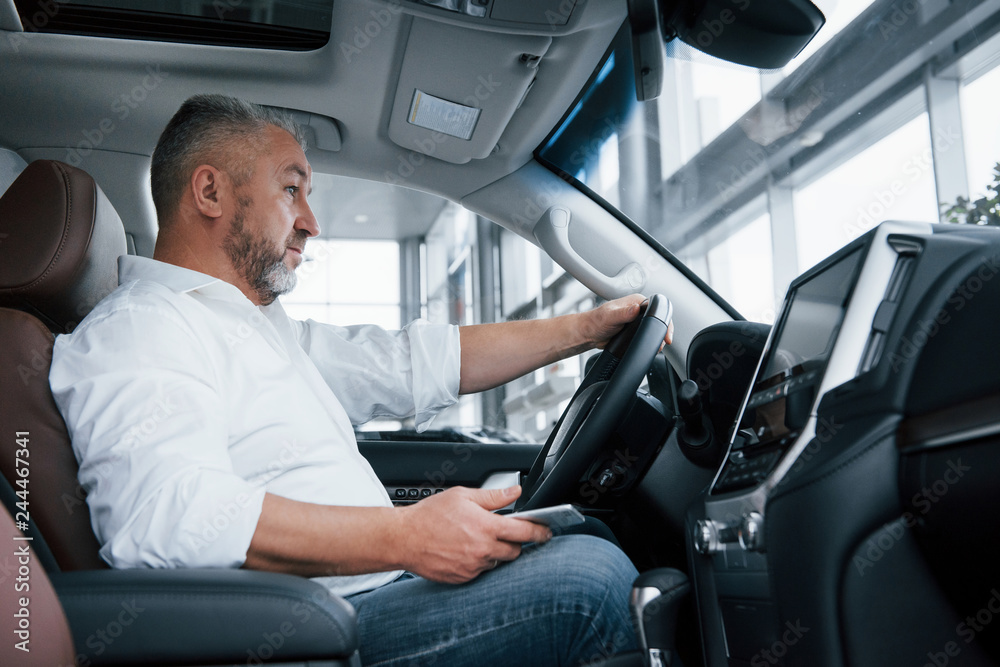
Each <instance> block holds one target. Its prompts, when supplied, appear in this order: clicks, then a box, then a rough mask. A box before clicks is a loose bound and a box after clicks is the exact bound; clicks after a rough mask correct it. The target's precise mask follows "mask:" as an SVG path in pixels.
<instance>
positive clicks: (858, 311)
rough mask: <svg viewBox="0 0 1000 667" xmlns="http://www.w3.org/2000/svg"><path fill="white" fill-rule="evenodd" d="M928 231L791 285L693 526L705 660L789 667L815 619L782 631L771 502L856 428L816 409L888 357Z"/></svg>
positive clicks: (888, 241)
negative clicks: (785, 666)
mask: <svg viewBox="0 0 1000 667" xmlns="http://www.w3.org/2000/svg"><path fill="white" fill-rule="evenodd" d="M932 227H934V226H933V225H928V224H916V223H897V222H888V223H883V224H882V225H881V226H879V227H877V228H876V229H874V230H872V231H871V232H869V233H868V234H866V235H865V236H863V237H861V238H859V239H857V240H856V241H854V242H852V243H850V244H849V245H848V246H846V247H845V248H843V249H841V250H840V251H839V252H837V253H835V254H834V255H832V256H831V257H829V258H828V259H826V260H824V261H823V262H821V263H820V264H818V265H817V266H815V267H813V268H811V269H809V270H808V271H806V272H805V273H804V274H803V275H801V276H800V277H798V278H797V279H796V280H794V281H793V282H792V283H791V285H790V287H789V289H788V292H787V295H786V297H785V300H784V303H783V305H782V308H781V311H780V313H779V316H778V318H777V320H776V322H775V325H774V327H773V328H772V330H771V334H770V337H769V338H768V340H767V342H766V344H765V347H764V351H763V354H762V355H761V358H760V361H759V362H758V366H757V370H756V373H755V375H754V378H753V381H752V383H751V384H750V387H749V390H748V391H747V392H746V395H745V397H744V399H743V403H742V406H741V408H740V410H739V413H738V417H737V426H736V427H735V428H733V429H732V434H731V437H730V441H729V445H728V452H727V454H726V457H725V459H724V461H723V463H722V465H721V466H720V468H719V470H718V472H717V474H716V476H715V478H714V480H713V482H712V484H711V486H710V487H709V490H708V491H707V492H706V493H705V494H703V496H702V497H701V499H699V500H698V501H696V503H695V506H694V508H693V509H692V510H691V511H690V512H689V516H688V520H687V529H688V530H689V560H690V565H691V572H692V579H693V583H694V587H695V594H696V596H697V599H698V605H699V610H700V616H701V618H700V621H701V629H702V635H703V645H704V648H705V654H706V655H705V661H706V664H708V665H711V666H715V665H726V666H727V667H735V666H738V665H758V664H792V663H786V661H785V655H786V654H787V653H789V652H790V650H791V647H792V646H793V645H794V644H796V643H798V642H800V641H803V640H802V637H801V634H802V633H803V629H802V628H808V627H810V626H809V623H813V622H815V620H816V619H811V620H810V621H809V623H804V624H802V625H800V626H796V625H795V623H794V622H792V623H785V620H787V619H785V617H784V614H782V613H781V612H780V610H779V605H778V601H777V600H776V599H775V585H774V583H775V582H774V581H772V576H773V575H772V574H771V572H772V570H773V565H774V564H773V563H770V564H769V561H768V559H769V557H770V554H769V553H768V545H767V540H766V536H767V535H768V534H769V531H768V530H767V528H768V520H769V516H768V510H769V501H770V500H771V499H772V498H773V497H774V496H775V495H776V494H779V493H780V492H782V490H783V489H784V488H786V486H787V485H788V484H789V481H790V479H791V478H792V477H794V476H795V475H796V474H797V473H799V472H800V471H802V470H804V469H805V468H807V467H815V466H816V465H817V464H822V462H823V461H824V460H826V461H829V460H831V459H832V458H835V457H836V455H837V450H838V448H840V447H841V445H840V443H842V442H845V438H846V437H847V433H848V432H849V431H850V429H847V428H845V427H844V423H843V422H842V420H839V419H838V418H836V417H834V418H832V419H831V418H830V417H829V416H824V414H823V413H822V411H821V410H820V409H819V406H820V405H821V404H822V402H823V400H824V398H828V395H830V394H831V392H834V390H835V389H837V388H838V387H841V386H843V385H845V383H850V382H851V381H853V380H855V379H856V378H858V377H859V376H861V375H863V374H865V373H866V372H868V371H869V370H871V369H872V368H874V367H875V366H876V365H877V364H878V363H879V362H880V361H881V360H882V358H883V355H884V354H886V342H887V335H888V332H889V330H890V327H891V326H892V324H893V322H894V320H895V317H896V314H897V313H898V312H899V306H900V301H901V299H902V297H903V295H904V293H905V290H906V286H907V283H908V281H909V280H910V279H911V277H912V275H913V270H914V262H915V257H916V256H917V255H918V251H919V249H920V246H919V244H917V243H915V242H914V239H915V238H919V237H925V236H929V235H931V234H932V233H933V231H932ZM834 393H835V392H834ZM806 585H808V582H806ZM797 633H798V634H797ZM814 634H815V632H814ZM809 639H812V637H810V638H809ZM795 664H802V663H795ZM834 664H836V661H834Z"/></svg>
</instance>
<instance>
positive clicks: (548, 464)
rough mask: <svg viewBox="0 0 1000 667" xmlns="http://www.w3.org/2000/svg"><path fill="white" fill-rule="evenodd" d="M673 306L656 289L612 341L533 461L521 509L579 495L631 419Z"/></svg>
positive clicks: (520, 502)
mask: <svg viewBox="0 0 1000 667" xmlns="http://www.w3.org/2000/svg"><path fill="white" fill-rule="evenodd" d="M672 311H673V306H672V305H671V303H670V300H669V299H667V298H666V297H665V296H663V295H662V294H654V295H653V296H651V297H649V298H648V299H647V300H646V301H644V302H643V304H642V306H641V309H640V311H639V316H638V317H636V319H635V320H633V321H632V322H630V323H629V324H628V325H626V327H625V328H624V329H622V330H621V331H620V332H619V333H618V334H616V335H615V337H614V338H612V339H611V340H610V341H609V342H608V344H607V345H606V346H605V348H604V351H603V352H602V353H601V355H600V356H599V357H598V359H597V363H595V364H594V366H593V367H592V368H591V369H590V372H589V373H587V375H586V377H584V378H583V382H581V383H580V387H579V388H578V389H577V390H576V393H575V394H573V398H572V399H570V402H569V405H568V406H567V407H566V411H565V412H563V414H562V416H560V417H559V421H558V422H556V426H555V428H553V429H552V433H550V434H549V438H548V440H547V441H546V442H545V446H544V447H543V448H542V451H541V452H539V454H538V457H537V458H536V459H535V462H534V463H533V464H532V465H531V470H530V471H529V472H528V477H527V479H525V481H524V485H523V488H524V492H523V493H522V494H521V497H520V498H519V499H518V503H517V505H516V508H517V509H519V510H522V509H524V510H526V509H535V508H539V507H547V506H549V505H555V504H557V503H559V502H565V499H566V498H568V497H570V496H572V495H573V492H574V490H575V487H576V486H577V485H578V483H579V482H580V478H581V477H582V476H583V474H584V472H585V471H586V469H587V467H588V466H590V465H591V464H592V463H593V461H594V460H595V459H596V458H597V456H598V454H600V452H601V449H602V448H603V446H604V444H605V443H606V442H607V440H608V438H609V437H610V436H611V434H612V433H614V431H615V429H616V428H617V427H618V425H619V424H620V423H621V421H622V420H623V419H624V418H625V415H626V414H627V412H628V407H629V405H630V403H631V402H632V399H634V398H635V392H636V390H637V389H638V388H639V385H640V384H642V378H643V377H645V375H646V372H647V371H649V367H650V366H651V365H652V363H653V359H654V358H655V357H656V354H657V353H658V352H659V351H660V347H661V345H662V343H663V339H664V337H665V336H666V335H667V326H668V325H669V324H670V317H671V314H672Z"/></svg>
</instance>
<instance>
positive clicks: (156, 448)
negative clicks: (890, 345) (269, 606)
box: [50, 96, 641, 665]
mask: <svg viewBox="0 0 1000 667" xmlns="http://www.w3.org/2000/svg"><path fill="white" fill-rule="evenodd" d="M311 177H312V171H311V168H310V166H309V163H308V162H307V160H306V158H305V154H304V152H303V147H302V145H301V143H300V140H299V138H298V130H297V128H296V127H295V126H294V125H293V124H292V123H291V122H290V121H289V120H287V119H286V118H284V117H283V116H281V115H278V114H275V113H274V112H271V111H268V110H266V109H264V108H262V107H259V106H256V105H252V104H248V103H245V102H242V101H240V100H235V99H231V98H225V97H221V96H198V97H195V98H192V99H190V100H188V101H187V102H186V103H185V104H184V105H183V106H182V107H181V109H180V110H179V111H178V112H177V114H176V115H175V116H174V117H173V118H172V119H171V121H170V123H169V124H168V125H167V127H166V129H165V130H164V132H163V135H162V136H161V137H160V141H159V142H158V144H157V147H156V150H155V152H154V154H153V159H152V169H151V186H152V192H153V201H154V204H155V206H156V211H157V217H158V220H159V227H160V230H159V235H158V238H157V242H156V247H155V251H154V258H153V259H152V260H150V259H147V258H142V257H123V258H121V260H120V287H119V288H118V290H116V291H115V292H114V293H113V294H112V295H111V296H109V297H108V298H107V299H105V300H104V301H103V302H102V303H101V304H100V305H99V306H98V307H97V308H96V309H95V310H94V311H93V312H92V313H91V314H90V315H89V316H88V317H87V318H86V319H85V320H84V321H83V322H82V323H81V324H80V326H79V327H78V328H77V329H76V331H75V332H74V333H73V334H72V335H70V336H60V337H59V338H58V339H57V341H56V344H55V349H54V353H53V363H52V372H51V375H50V383H51V385H52V389H53V393H54V395H55V397H56V402H57V404H58V406H59V408H60V411H61V412H62V414H63V416H64V418H65V420H66V423H67V426H68V428H69V432H70V436H71V438H72V441H73V446H74V448H75V450H76V454H77V458H78V459H79V460H80V481H81V483H82V484H83V485H84V487H85V488H86V490H87V492H88V503H89V505H90V508H91V512H92V516H93V523H94V528H95V532H96V533H97V536H98V539H99V540H100V542H101V544H102V545H103V546H102V549H101V554H102V556H103V557H104V558H105V560H107V561H108V562H109V563H110V564H111V565H113V566H114V567H123V568H129V567H247V568H254V569H261V570H272V571H281V572H291V573H296V574H300V575H303V576H309V577H317V578H318V579H319V580H320V581H321V582H322V583H324V584H326V585H327V586H328V587H329V588H330V589H331V590H332V591H335V592H337V593H339V594H341V595H344V596H347V597H348V599H349V600H350V601H351V602H352V603H353V604H354V605H355V607H356V608H357V610H358V618H359V628H360V633H361V657H362V660H363V662H364V663H365V664H387V665H389V664H391V665H396V664H399V665H402V664H410V663H411V662H414V661H415V662H427V661H430V660H437V661H439V662H440V664H448V665H459V664H473V663H474V664H498V663H506V664H519V665H527V664H545V665H550V664H579V663H580V662H581V661H589V660H592V659H593V658H595V657H598V656H601V655H607V654H608V653H613V652H617V651H620V650H623V649H627V648H631V647H632V646H634V640H633V638H632V632H631V629H630V626H629V620H628V613H627V605H626V596H627V593H628V590H629V586H630V584H631V581H632V579H633V578H634V576H635V575H636V572H635V570H634V568H633V567H632V565H631V563H630V562H629V561H628V559H627V558H626V557H625V556H624V554H622V553H621V552H620V551H619V550H618V549H617V548H615V547H613V546H612V545H611V544H610V543H608V542H606V541H604V540H599V539H597V538H594V537H590V536H565V537H560V538H556V539H552V540H551V541H550V538H551V533H550V532H549V531H548V529H546V528H544V527H542V526H538V525H535V524H532V523H529V522H526V521H521V520H517V519H512V518H509V517H505V516H501V515H498V514H495V513H493V512H492V511H491V510H496V509H499V508H501V507H504V506H506V505H508V504H510V503H511V502H512V501H513V500H515V499H516V498H517V497H518V495H519V493H520V489H519V488H517V487H514V488H510V489H504V490H491V491H484V490H479V489H462V488H455V489H449V490H447V491H445V492H444V493H441V494H437V495H435V496H432V497H430V498H427V499H425V500H422V501H421V502H419V503H416V504H414V505H412V506H409V507H406V508H394V507H393V506H392V504H391V502H390V500H389V498H388V496H387V494H386V493H385V490H384V488H383V486H382V485H381V483H380V482H379V480H378V479H377V478H376V476H375V474H374V472H373V471H372V469H371V467H370V466H369V465H368V463H367V461H365V460H364V458H362V457H361V455H360V454H359V453H358V449H357V443H356V441H355V438H354V434H353V430H352V421H353V422H355V423H358V422H363V421H365V420H367V419H370V418H372V417H373V416H377V415H397V416H408V415H413V416H415V418H416V420H417V423H418V424H423V425H425V424H426V423H427V422H428V421H429V420H430V419H431V418H432V416H433V414H434V413H435V412H436V411H438V410H440V409H441V408H443V407H446V406H448V405H450V404H452V403H454V402H455V401H456V400H457V394H459V393H467V392H476V391H481V390H484V389H487V388H490V387H494V386H497V385H499V384H502V383H504V382H507V381H508V380H511V379H513V378H515V377H518V376H520V375H522V374H524V373H526V372H528V371H531V370H533V369H535V368H539V367H541V366H543V365H546V364H549V363H552V362H553V361H556V360H557V359H561V358H563V357H566V356H569V355H571V354H576V353H578V352H580V351H583V350H585V349H589V348H592V347H595V346H602V345H603V344H604V343H605V342H607V341H608V340H609V339H610V338H611V337H612V336H613V335H614V334H615V333H616V332H617V331H619V330H620V329H621V327H622V326H623V325H624V324H625V323H627V322H628V321H630V320H632V319H633V318H634V317H635V316H636V314H637V312H638V304H639V301H640V300H641V298H640V297H638V296H635V297H630V298H626V299H620V300H617V301H613V302H610V303H608V304H605V305H603V306H601V307H600V308H598V309H596V310H594V311H591V312H590V313H585V314H579V315H570V316H564V317H561V318H554V319H552V320H546V321H533V322H512V323H504V324H496V325H480V326H471V327H462V328H458V327H453V326H433V325H430V324H428V323H427V322H422V321H418V322H415V323H413V324H411V325H409V326H408V327H406V328H405V329H404V330H403V331H401V332H392V333H390V332H386V331H383V330H381V329H377V328H375V327H365V326H363V327H352V328H341V327H333V326H327V325H321V324H317V323H315V322H299V321H295V320H291V319H290V318H288V317H287V316H286V315H285V313H284V311H283V310H282V308H281V305H280V302H278V301H276V298H277V297H278V296H279V295H280V294H283V293H285V292H287V291H288V290H290V289H291V288H292V287H293V286H294V284H295V274H294V270H295V268H296V267H297V266H298V265H299V264H300V263H301V261H302V252H303V249H304V248H305V245H306V240H307V239H308V238H309V237H312V236H316V235H317V234H318V233H319V227H318V225H317V221H316V218H315V217H314V216H313V214H312V211H311V210H310V208H309V205H308V203H307V200H306V195H307V194H308V193H309V190H310V183H311ZM529 542H533V543H536V546H534V547H530V548H527V549H524V550H523V551H522V546H521V545H522V544H523V543H529ZM584 554H585V555H584ZM501 564H504V566H503V567H500V568H499V569H496V570H495V568H497V566H498V565H501ZM494 570H495V571H494ZM404 571H405V574H404ZM454 584H462V585H458V586H456V585H454ZM387 630H388V632H387Z"/></svg>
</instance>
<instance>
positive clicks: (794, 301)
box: [685, 222, 1000, 667]
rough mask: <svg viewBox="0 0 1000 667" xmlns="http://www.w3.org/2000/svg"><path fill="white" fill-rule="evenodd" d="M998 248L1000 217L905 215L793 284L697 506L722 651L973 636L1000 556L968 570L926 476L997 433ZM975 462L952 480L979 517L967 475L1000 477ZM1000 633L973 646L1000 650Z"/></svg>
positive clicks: (838, 653)
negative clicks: (976, 469) (941, 219)
mask: <svg viewBox="0 0 1000 667" xmlns="http://www.w3.org/2000/svg"><path fill="white" fill-rule="evenodd" d="M994 257H997V258H1000V230H996V229H988V230H987V229H983V228H976V227H973V226H955V225H937V224H920V223H904V222H886V223H883V224H882V225H880V226H879V227H877V228H875V229H874V230H872V231H870V232H869V233H868V234H866V235H864V236H862V237H861V238H859V239H857V240H855V241H854V242H852V243H850V244H849V245H847V246H846V247H845V248H843V249H841V250H840V251H839V252H837V253H835V254H834V255H832V256H831V257H829V258H827V259H826V260H824V261H823V262H821V263H820V264H818V265H817V266H815V267H813V268H811V269H810V270H808V271H807V272H805V273H804V274H803V275H801V276H800V277H798V278H797V279H796V280H794V281H793V282H792V283H791V285H790V286H789V289H788V292H787V295H786V297H785V300H784V302H783V305H782V308H781V310H780V313H779V315H778V317H777V319H776V322H775V325H774V327H773V328H772V330H771V332H770V335H769V337H768V339H767V341H766V342H765V344H764V347H763V352H762V354H761V356H760V359H759V362H758V363H757V367H756V371H755V372H754V374H753V379H752V381H751V382H750V383H749V386H748V388H747V389H746V390H745V394H744V396H743V401H742V404H741V405H740V407H739V409H738V411H737V417H736V420H735V424H733V426H732V428H731V429H730V436H729V441H728V449H727V451H726V454H725V457H724V459H723V462H722V464H721V465H720V466H719V468H718V470H717V471H716V472H715V474H714V477H713V479H712V481H711V483H710V484H709V485H708V487H707V489H706V490H705V491H704V492H703V493H702V494H701V495H700V496H699V497H698V498H697V499H696V500H695V502H694V503H693V504H692V505H691V507H690V508H689V509H688V512H687V517H686V522H685V529H686V531H687V535H688V540H687V544H688V561H689V567H690V573H691V576H692V581H693V584H694V591H695V596H696V602H697V606H698V612H699V613H698V616H699V623H700V632H701V639H702V646H703V649H704V654H705V664H707V665H710V666H715V665H726V666H727V667H729V666H733V667H736V666H742V665H761V664H778V665H827V664H828V665H841V664H873V665H875V664H924V663H925V662H927V661H928V656H929V655H936V651H940V650H941V649H940V648H939V647H943V646H950V645H949V644H948V642H949V641H955V640H954V637H953V636H954V635H955V627H956V625H955V624H956V623H959V622H961V618H962V617H961V613H962V612H963V611H966V610H971V611H972V612H973V613H974V612H975V605H976V600H978V597H977V595H978V594H979V593H980V592H986V593H988V591H989V590H990V588H989V584H991V583H994V584H995V579H994V578H993V577H995V575H996V573H995V569H994V568H992V566H991V565H980V566H979V569H978V570H976V571H975V572H973V573H972V574H967V575H966V576H965V578H964V579H962V580H961V581H956V580H955V577H954V574H953V572H954V571H955V570H956V569H961V568H956V562H955V560H954V559H955V558H956V556H955V554H954V553H953V552H949V551H948V549H947V548H944V547H943V545H942V544H941V543H940V542H941V540H942V539H943V538H942V531H943V530H947V529H946V528H944V529H943V528H941V523H942V521H941V520H940V519H939V520H938V521H937V522H936V523H935V522H934V521H933V519H934V518H935V515H934V514H933V513H931V512H930V510H929V509H928V511H927V512H921V510H922V509H923V508H924V507H925V506H926V507H928V508H930V507H931V505H932V504H931V503H930V502H929V501H928V500H927V499H926V498H921V497H920V488H921V487H920V485H921V484H924V485H926V484H929V483H930V482H933V481H934V479H935V474H936V473H934V472H931V471H932V470H935V469H936V470H938V471H939V472H938V473H937V474H940V475H942V476H943V477H942V479H951V480H953V481H954V480H955V475H956V473H954V470H962V471H963V474H966V473H965V472H964V471H965V468H968V467H969V466H967V465H966V466H965V468H960V467H958V466H956V463H955V461H956V460H959V453H960V452H961V451H964V449H963V448H971V450H970V451H969V452H967V453H965V454H964V455H962V459H961V460H965V461H968V460H972V457H973V456H976V457H979V458H982V456H984V455H983V452H984V451H989V452H992V451H996V450H995V448H994V449H990V450H986V449H983V447H984V442H985V443H986V444H989V442H991V441H990V438H994V437H995V436H997V433H998V432H1000V428H998V427H996V422H997V419H996V416H995V415H996V413H995V412H990V415H991V416H988V417H986V416H984V414H985V413H984V412H983V410H978V411H976V410H972V411H970V410H969V409H968V408H967V406H968V405H969V404H970V403H972V404H983V401H986V402H987V403H988V402H989V401H993V400H994V399H995V398H996V397H998V396H1000V381H998V378H997V375H996V373H995V370H994V369H993V367H994V366H996V365H997V362H996V360H995V358H996V357H997V355H995V354H994V353H992V348H991V347H989V346H988V345H986V344H977V343H975V342H973V341H975V340H976V335H977V333H978V332H980V331H981V330H982V327H989V326H992V325H991V322H993V321H996V320H998V316H997V315H996V311H997V310H998V308H997V306H1000V289H997V288H998V287H1000V285H996V284H993V283H991V282H989V280H988V278H986V276H991V275H992V274H991V273H989V271H991V269H989V267H990V266H992V262H994V261H995V260H994V259H993V258H994ZM984 267H985V268H984ZM996 283H1000V281H996ZM973 285H975V286H977V287H978V289H977V290H976V292H975V293H974V294H971V287H972V286H973ZM963 290H964V291H963ZM994 293H996V295H994ZM963 294H964V296H962V295H963ZM956 295H958V296H956ZM987 330H989V329H987ZM977 401H978V403H977ZM956 405H957V406H958V407H956ZM989 405H992V403H989ZM961 406H966V408H965V409H964V411H961V410H962V407H961ZM956 410H960V411H961V415H963V417H962V418H956V417H955V411H956ZM929 423H933V424H934V426H933V427H930V426H928V424H929ZM914 434H919V435H914ZM944 434H947V435H944ZM984 434H985V435H984ZM997 437H1000V436H997ZM984 438H986V440H985V441H984ZM990 455H992V454H990ZM949 462H950V464H951V470H952V473H951V476H950V477H948V476H947V471H948V468H947V464H948V463H949ZM968 479H970V478H969V477H964V478H963V481H962V483H961V488H962V491H963V493H961V494H959V493H956V492H953V493H952V495H951V496H950V497H949V501H951V502H953V503H955V507H953V508H951V510H950V511H952V512H954V513H955V514H956V515H957V516H960V517H961V516H963V515H964V513H966V512H968V511H969V507H967V506H966V507H963V506H962V502H963V497H964V496H965V494H966V493H968V494H970V497H971V498H972V499H977V498H978V500H969V499H966V501H967V502H973V501H975V502H977V503H978V505H977V507H976V509H979V507H982V498H983V497H990V498H992V497H995V496H996V495H997V494H996V493H993V492H991V491H990V489H991V488H992V486H991V485H990V483H989V482H987V481H985V480H984V481H982V482H971V481H966V480H968ZM980 484H981V485H982V488H979V487H977V485H980ZM911 487H912V488H914V489H916V494H912V493H910V488H911ZM925 488H926V487H925ZM954 488H959V485H954ZM921 500H922V502H923V504H922V505H921V504H920V501H921ZM914 501H916V503H915V502H914ZM935 511H937V509H936V508H935ZM929 523H930V524H931V525H933V526H934V530H928V529H927V526H928V524H929ZM944 523H945V525H947V524H948V522H947V521H945V522H944ZM952 523H954V520H952ZM894 527H895V528H894ZM886 531H890V532H888V533H887V532H886ZM893 531H894V532H893ZM887 535H888V537H886V536H887ZM990 539H993V538H990ZM952 544H954V541H952ZM872 545H874V549H873V546H872ZM880 545H881V546H880ZM970 548H971V547H970ZM994 553H995V552H994ZM876 556H877V557H876ZM893 561H899V562H898V563H895V562H893ZM866 564H867V565H866ZM869 566H870V567H869ZM967 569H968V568H966V570H967ZM911 570H912V573H911V574H912V577H913V578H912V579H910V580H909V581H900V580H899V577H900V575H899V573H900V572H904V571H905V572H910V571H911ZM879 609H881V610H882V611H885V612H886V614H885V615H884V616H880V617H879V618H880V619H882V620H879V621H877V622H873V620H872V615H873V614H877V613H878V611H877V610H879ZM913 609H921V610H922V613H921V615H920V616H919V618H917V619H913V618H912V617H913V616H914V614H913ZM893 614H899V615H903V616H904V617H905V618H907V619H910V620H912V623H913V625H914V627H915V628H917V632H916V636H909V635H907V634H906V633H901V632H900V631H899V630H900V627H899V625H900V624H899V622H898V621H891V620H885V619H893V618H895V617H894V616H893ZM952 619H954V622H952ZM987 635H988V633H983V634H982V636H980V637H977V639H979V640H981V641H976V642H975V643H974V644H971V645H970V646H969V647H965V646H964V645H963V646H962V647H961V648H962V649H963V650H964V651H965V652H964V654H963V661H962V662H961V664H979V663H978V662H977V659H978V658H982V660H983V663H982V664H989V662H990V661H989V659H988V657H987V653H988V652H989V650H990V647H991V645H992V644H991V642H993V641H994V640H993V639H992V638H991V637H989V636H987ZM890 637H896V638H895V639H890ZM935 642H938V643H935ZM880 646H881V647H889V648H877V647H880ZM955 646H956V647H958V644H955ZM978 651H983V653H977V652H978ZM906 655H909V656H911V657H912V662H911V661H910V660H909V659H905V660H904V659H903V658H902V656H906ZM880 661H881V662H880ZM956 664H958V663H956Z"/></svg>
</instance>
